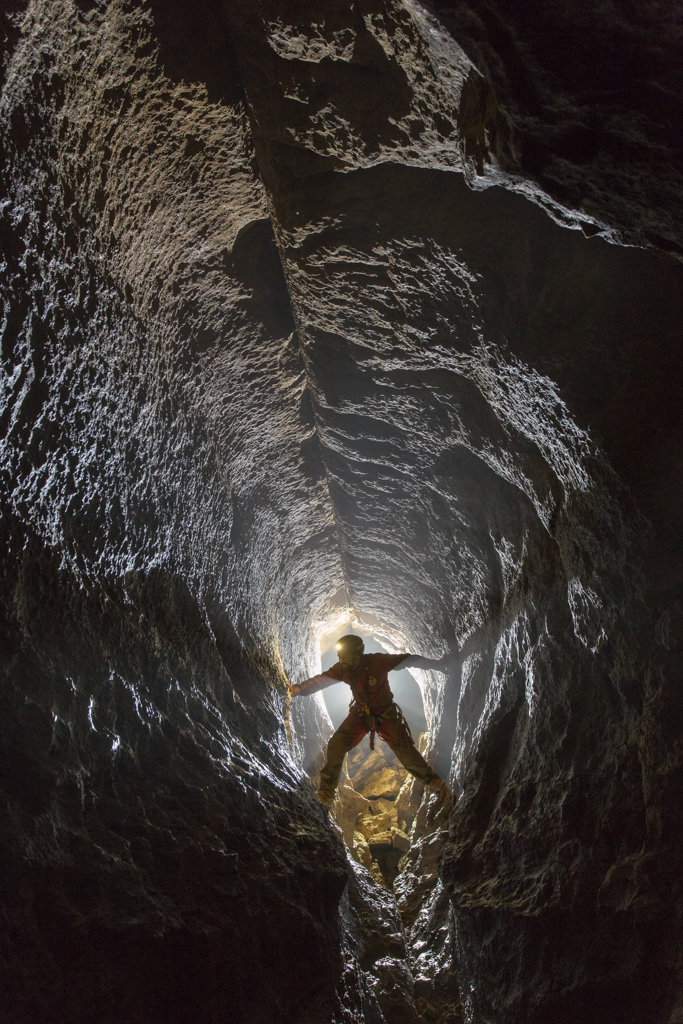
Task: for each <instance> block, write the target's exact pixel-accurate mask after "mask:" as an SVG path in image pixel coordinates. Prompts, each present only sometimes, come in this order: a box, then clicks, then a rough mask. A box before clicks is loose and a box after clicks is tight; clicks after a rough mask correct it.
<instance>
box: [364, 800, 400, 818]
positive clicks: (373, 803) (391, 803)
mask: <svg viewBox="0 0 683 1024" xmlns="http://www.w3.org/2000/svg"><path fill="white" fill-rule="evenodd" d="M369 804H370V810H371V811H372V813H373V814H388V815H389V817H390V818H391V820H392V822H393V823H394V824H395V825H397V824H398V810H397V807H396V801H395V800H385V799H384V797H378V798H377V799H375V800H370V801H369Z"/></svg>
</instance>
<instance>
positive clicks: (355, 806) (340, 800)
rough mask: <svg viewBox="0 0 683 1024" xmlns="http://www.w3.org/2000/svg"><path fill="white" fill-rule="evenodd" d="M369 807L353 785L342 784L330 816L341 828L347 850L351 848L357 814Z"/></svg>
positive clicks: (368, 803) (367, 802)
mask: <svg viewBox="0 0 683 1024" xmlns="http://www.w3.org/2000/svg"><path fill="white" fill-rule="evenodd" d="M369 809H370V802H369V801H368V800H366V799H365V797H363V796H361V794H360V793H357V792H356V790H355V789H354V788H353V786H351V785H349V784H348V783H347V784H346V785H342V786H340V787H339V789H338V790H337V796H336V798H335V801H334V804H333V805H332V817H333V818H334V820H335V821H336V823H337V825H338V826H339V827H340V829H341V830H342V833H343V835H344V842H345V843H346V845H347V846H348V848H349V850H352V849H353V834H354V831H355V828H356V820H357V818H358V815H359V814H361V813H363V812H366V811H368V810H369Z"/></svg>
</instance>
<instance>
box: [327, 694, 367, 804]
mask: <svg viewBox="0 0 683 1024" xmlns="http://www.w3.org/2000/svg"><path fill="white" fill-rule="evenodd" d="M367 731H368V730H367V728H366V727H365V725H364V724H363V721H362V719H361V717H360V715H358V714H357V713H356V712H355V711H352V712H351V713H350V714H349V715H348V717H347V718H345V719H344V721H343V722H342V724H341V725H340V726H339V728H338V729H337V731H336V732H335V734H334V736H333V737H332V738H331V740H330V742H329V743H328V744H327V761H326V762H325V765H324V767H323V769H322V771H321V772H320V789H319V790H318V797H319V798H320V800H321V801H322V802H323V803H324V804H325V806H326V807H329V806H330V804H331V803H332V801H333V800H334V793H335V790H336V788H337V783H338V782H339V775H340V773H341V770H342V764H343V763H344V758H345V757H346V755H347V754H348V752H349V750H353V748H354V747H355V746H356V745H357V744H358V743H360V741H361V740H362V739H363V737H364V736H365V734H366V733H367Z"/></svg>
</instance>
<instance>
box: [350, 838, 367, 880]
mask: <svg viewBox="0 0 683 1024" xmlns="http://www.w3.org/2000/svg"><path fill="white" fill-rule="evenodd" d="M350 849H351V853H352V854H353V857H354V860H357V861H358V863H359V864H362V865H363V867H364V868H367V869H368V871H370V870H371V867H372V854H371V852H370V847H369V846H368V844H367V841H366V839H365V836H364V835H363V833H362V832H358V831H356V832H354V833H353V838H352V842H351V846H350Z"/></svg>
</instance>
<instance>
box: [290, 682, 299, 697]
mask: <svg viewBox="0 0 683 1024" xmlns="http://www.w3.org/2000/svg"><path fill="white" fill-rule="evenodd" d="M289 689H290V692H291V694H292V697H296V696H298V695H299V694H300V693H301V687H300V686H299V684H298V683H290V684H289Z"/></svg>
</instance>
